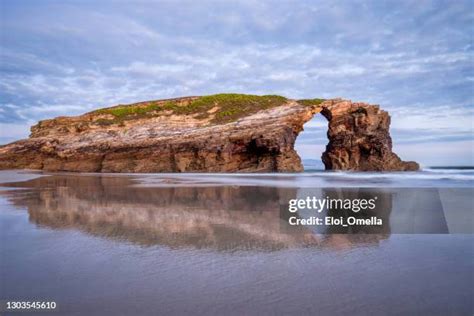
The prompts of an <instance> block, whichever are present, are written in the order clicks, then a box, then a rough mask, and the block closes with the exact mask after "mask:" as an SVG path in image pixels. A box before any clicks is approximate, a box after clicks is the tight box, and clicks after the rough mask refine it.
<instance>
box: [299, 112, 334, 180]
mask: <svg viewBox="0 0 474 316" xmlns="http://www.w3.org/2000/svg"><path fill="white" fill-rule="evenodd" d="M303 128H304V129H303V131H302V132H301V133H300V134H299V135H298V137H297V138H296V141H295V150H296V152H297V153H298V155H299V156H300V158H301V162H302V164H303V168H304V171H321V170H324V169H325V167H324V163H323V161H322V155H323V153H324V151H325V150H326V146H327V144H328V138H327V131H328V120H327V119H326V118H325V117H324V116H323V115H322V114H321V113H316V114H314V116H313V118H312V119H311V120H309V121H308V122H306V123H305V124H304V125H303Z"/></svg>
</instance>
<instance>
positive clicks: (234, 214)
mask: <svg viewBox="0 0 474 316" xmlns="http://www.w3.org/2000/svg"><path fill="white" fill-rule="evenodd" d="M131 183H132V181H131V180H130V179H129V178H126V177H105V176H104V177H100V176H67V175H64V176H63V175H56V176H50V177H41V178H37V179H34V180H30V181H26V182H19V183H11V184H8V185H7V186H9V187H25V188H30V189H29V190H28V191H27V192H28V193H27V194H25V192H24V190H21V191H17V190H14V191H6V192H2V194H6V195H7V196H8V198H9V199H10V200H11V201H12V202H13V203H14V204H15V205H18V206H20V207H26V208H27V209H28V212H29V216H30V220H31V221H32V222H34V223H36V224H38V225H44V226H47V227H51V228H58V229H63V228H73V229H79V230H82V231H85V232H87V233H90V234H93V235H98V236H103V237H107V238H113V239H118V240H124V241H129V242H133V243H138V244H142V245H155V244H157V245H166V246H170V247H173V248H174V247H195V248H212V249H221V250H238V249H242V250H244V249H266V250H277V249H282V248H288V247H300V246H309V245H319V244H321V242H326V243H327V244H328V245H330V244H331V243H334V242H335V241H337V244H339V245H340V246H341V247H343V245H347V244H351V243H353V242H363V243H372V242H377V241H378V240H379V239H380V238H386V235H383V236H382V237H380V236H379V235H365V237H364V238H361V237H360V236H359V237H351V236H349V235H347V236H345V237H342V238H341V237H339V238H338V239H334V238H333V236H328V237H326V238H325V239H321V238H320V237H317V236H316V235H314V234H313V232H312V231H311V230H310V229H308V228H306V227H291V228H290V229H289V230H288V231H287V232H285V233H282V227H286V226H287V225H288V224H287V222H286V221H285V219H284V218H282V217H281V215H280V203H282V202H284V201H287V200H288V199H290V198H294V197H295V196H296V191H295V189H278V188H271V187H204V188H185V187H184V188H183V187H182V188H143V187H134V186H130V184H131ZM287 228H288V227H287ZM384 233H387V232H384ZM331 246H334V245H332V244H331Z"/></svg>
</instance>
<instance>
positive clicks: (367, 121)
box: [0, 94, 419, 172]
mask: <svg viewBox="0 0 474 316" xmlns="http://www.w3.org/2000/svg"><path fill="white" fill-rule="evenodd" d="M318 113H321V114H322V115H324V117H326V118H327V120H328V133H327V135H328V139H329V143H328V145H327V147H326V151H325V152H324V153H323V156H322V159H323V162H324V164H325V167H326V169H328V170H353V171H408V170H418V168H419V166H418V164H417V163H416V162H404V161H402V160H401V159H400V158H399V157H398V156H397V155H396V154H395V153H393V152H392V140H391V138H390V133H389V125H390V116H389V115H388V113H387V112H385V111H383V110H381V109H380V108H379V107H378V106H376V105H370V104H366V103H355V102H351V101H349V100H342V99H331V100H322V99H306V100H292V99H287V98H284V97H281V96H276V95H266V96H255V95H243V94H217V95H210V96H203V97H184V98H176V99H167V100H158V101H147V102H140V103H135V104H129V105H117V106H114V107H109V108H103V109H100V110H96V111H93V112H89V113H86V114H83V115H80V116H72V117H57V118H54V119H50V120H44V121H40V122H39V123H38V124H36V125H34V126H33V127H32V128H31V135H30V137H29V138H28V139H25V140H20V141H16V142H13V143H11V144H8V145H3V146H0V169H39V170H47V171H76V172H300V171H303V166H302V163H301V159H300V157H299V156H298V154H297V153H296V151H295V149H294V144H295V140H296V138H297V136H298V134H299V133H300V132H301V131H302V130H303V125H304V124H305V123H306V122H307V121H309V120H310V119H311V118H312V117H313V116H314V115H316V114H318Z"/></svg>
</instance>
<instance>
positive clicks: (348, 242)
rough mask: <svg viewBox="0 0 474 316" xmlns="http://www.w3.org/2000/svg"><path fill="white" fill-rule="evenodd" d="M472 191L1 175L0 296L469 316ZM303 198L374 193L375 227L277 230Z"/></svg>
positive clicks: (372, 178) (415, 180)
mask: <svg viewBox="0 0 474 316" xmlns="http://www.w3.org/2000/svg"><path fill="white" fill-rule="evenodd" d="M473 184H474V171H473V170H471V169H462V170H461V169H450V168H445V169H425V170H423V171H420V172H413V173H341V172H323V171H308V172H305V173H302V174H225V175H223V174H74V173H40V172H27V171H2V172H0V301H2V300H3V302H4V301H5V300H14V301H18V300H29V301H32V300H44V301H55V302H56V303H57V305H58V309H57V310H56V311H54V312H51V314H52V315H84V314H87V315H109V314H110V315H142V314H143V315H150V314H153V315H187V314H190V315H191V314H192V315H196V314H198V315H280V314H281V315H288V314H296V315H315V314H317V315H347V314H351V315H367V314H375V315H381V314H383V315H401V314H403V315H413V314H423V315H427V314H429V315H472V314H473V312H474V311H473V300H472V298H473V296H474V277H473V273H474V238H473V231H474V221H473V214H474V205H473V203H474V202H473V201H474V200H473V196H474V189H473ZM308 196H317V197H322V198H325V197H339V198H348V199H362V198H373V197H377V207H376V208H375V210H373V212H374V214H376V215H377V216H379V217H380V218H382V219H383V220H384V224H383V225H382V226H377V227H372V226H363V227H358V228H357V229H354V228H341V227H323V228H320V227H313V226H291V225H289V224H288V217H289V216H291V214H289V213H288V212H287V205H288V201H289V200H291V199H298V198H300V199H301V198H303V199H304V198H305V197H308ZM337 211H339V210H337ZM297 216H298V218H302V219H304V218H308V217H310V216H311V212H310V211H308V210H301V211H299V212H298V213H297Z"/></svg>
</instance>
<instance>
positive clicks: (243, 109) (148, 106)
mask: <svg viewBox="0 0 474 316" xmlns="http://www.w3.org/2000/svg"><path fill="white" fill-rule="evenodd" d="M285 102H287V98H285V97H282V96H279V95H263V96H258V95H250V94H236V93H222V94H214V95H208V96H202V97H199V98H196V99H191V100H184V99H183V100H180V99H176V100H168V101H151V102H142V103H135V104H130V105H119V106H115V107H111V108H106V109H100V110H97V111H95V112H93V113H94V114H99V115H100V114H106V115H112V116H113V117H114V118H113V119H105V118H100V119H99V120H97V121H96V122H97V123H98V124H99V125H102V126H104V125H110V124H116V123H123V121H124V120H131V119H139V118H146V117H153V116H158V115H162V114H163V112H165V111H171V113H169V114H176V115H194V117H195V118H198V119H205V118H208V117H211V116H213V117H212V119H211V121H210V122H211V123H213V124H222V123H228V122H232V121H235V120H237V119H239V118H241V117H244V116H247V115H249V114H254V113H256V112H258V111H260V110H266V109H270V108H273V107H278V106H280V105H283V104H284V103H285Z"/></svg>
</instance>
